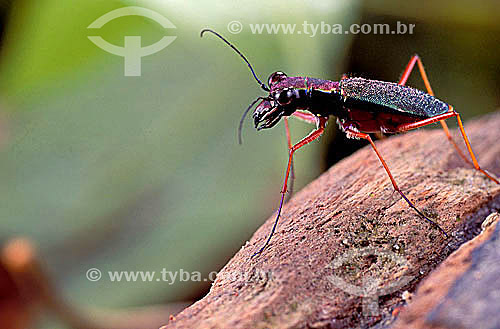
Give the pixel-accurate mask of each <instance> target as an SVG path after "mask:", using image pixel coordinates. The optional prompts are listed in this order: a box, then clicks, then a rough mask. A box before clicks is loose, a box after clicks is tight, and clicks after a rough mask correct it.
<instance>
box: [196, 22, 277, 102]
mask: <svg viewBox="0 0 500 329" xmlns="http://www.w3.org/2000/svg"><path fill="white" fill-rule="evenodd" d="M205 32H211V33H213V34H215V35H216V36H218V37H219V39H221V40H222V41H224V42H225V43H226V44H227V45H228V46H229V47H231V48H233V50H234V51H235V52H236V53H237V54H238V55H240V56H241V58H243V60H244V61H245V62H246V63H247V65H248V68H249V69H250V71H251V72H252V74H253V77H254V78H255V80H257V82H258V83H259V85H260V87H261V88H262V89H264V90H265V91H269V87H268V86H266V85H265V84H264V83H262V81H260V80H259V78H257V75H256V74H255V71H254V70H253V67H252V65H251V64H250V62H249V61H248V59H247V58H246V57H245V56H244V55H243V54H242V53H241V52H240V51H239V50H238V49H237V48H236V47H235V46H233V45H232V44H231V43H230V42H229V41H227V40H226V39H225V38H224V37H223V36H222V35H220V34H219V33H217V32H215V31H214V30H211V29H203V30H201V32H200V37H203V33H205ZM247 111H248V110H247Z"/></svg>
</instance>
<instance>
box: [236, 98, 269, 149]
mask: <svg viewBox="0 0 500 329" xmlns="http://www.w3.org/2000/svg"><path fill="white" fill-rule="evenodd" d="M261 99H265V98H264V97H258V98H257V99H256V100H254V101H253V102H252V104H250V106H249V107H248V108H247V109H246V110H245V112H243V116H242V117H241V120H240V125H239V126H238V143H239V144H240V145H241V144H242V140H241V130H242V129H243V122H244V121H245V117H246V116H247V114H248V111H250V109H251V108H252V107H253V106H254V105H255V103H257V102H258V101H259V100H261Z"/></svg>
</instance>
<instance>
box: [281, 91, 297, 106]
mask: <svg viewBox="0 0 500 329" xmlns="http://www.w3.org/2000/svg"><path fill="white" fill-rule="evenodd" d="M292 97H293V91H292V90H291V89H285V90H283V91H282V92H281V93H280V94H279V96H278V99H277V101H278V103H279V104H280V105H287V104H290V102H291V101H292Z"/></svg>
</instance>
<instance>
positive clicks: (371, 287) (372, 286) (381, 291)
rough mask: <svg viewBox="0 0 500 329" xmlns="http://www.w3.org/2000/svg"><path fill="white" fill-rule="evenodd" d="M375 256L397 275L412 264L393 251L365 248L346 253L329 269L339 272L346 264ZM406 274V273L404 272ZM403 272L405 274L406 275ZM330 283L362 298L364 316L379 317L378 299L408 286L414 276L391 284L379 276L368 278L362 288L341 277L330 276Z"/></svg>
mask: <svg viewBox="0 0 500 329" xmlns="http://www.w3.org/2000/svg"><path fill="white" fill-rule="evenodd" d="M368 256H375V257H376V258H381V259H382V260H380V262H381V263H383V264H385V266H389V264H391V268H393V271H394V272H395V273H400V271H401V270H402V269H408V268H409V267H410V263H409V262H408V260H407V259H406V258H405V257H403V256H401V255H398V254H396V253H394V252H392V251H379V250H377V249H375V248H372V247H365V248H361V249H357V250H356V249H354V250H350V251H348V252H346V253H345V254H343V255H341V256H338V257H336V258H335V259H334V260H333V262H332V263H331V264H329V265H328V266H327V267H328V268H329V269H333V270H337V269H340V268H341V266H342V265H343V264H345V263H351V264H352V263H353V262H354V263H356V260H358V261H359V259H360V258H362V257H368ZM404 272H406V271H404ZM404 272H403V273H404ZM326 278H327V279H328V281H330V282H331V283H333V284H334V285H335V286H337V288H340V289H342V290H343V291H345V292H347V293H348V294H351V295H354V296H360V297H362V298H363V315H364V316H376V315H379V314H380V313H379V306H378V297H379V296H385V295H389V294H390V293H393V292H395V291H398V290H399V289H400V288H402V287H404V286H405V285H407V284H408V283H409V282H410V281H411V280H413V276H409V275H401V276H400V277H399V278H397V279H396V280H393V281H389V282H382V280H381V279H380V278H379V277H377V276H366V277H364V278H363V282H362V286H355V285H353V284H351V283H349V282H347V281H346V280H344V279H343V278H341V277H340V276H336V275H330V276H327V277H326Z"/></svg>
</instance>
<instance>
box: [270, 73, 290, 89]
mask: <svg viewBox="0 0 500 329" xmlns="http://www.w3.org/2000/svg"><path fill="white" fill-rule="evenodd" d="M286 77H287V75H286V74H285V73H283V72H281V71H277V72H274V73H273V74H271V75H270V76H269V80H268V81H267V83H268V84H269V86H272V85H273V84H275V83H278V82H280V81H281V80H283V79H285V78H286Z"/></svg>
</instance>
